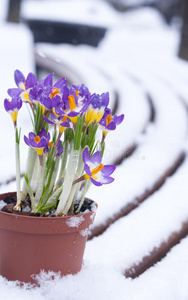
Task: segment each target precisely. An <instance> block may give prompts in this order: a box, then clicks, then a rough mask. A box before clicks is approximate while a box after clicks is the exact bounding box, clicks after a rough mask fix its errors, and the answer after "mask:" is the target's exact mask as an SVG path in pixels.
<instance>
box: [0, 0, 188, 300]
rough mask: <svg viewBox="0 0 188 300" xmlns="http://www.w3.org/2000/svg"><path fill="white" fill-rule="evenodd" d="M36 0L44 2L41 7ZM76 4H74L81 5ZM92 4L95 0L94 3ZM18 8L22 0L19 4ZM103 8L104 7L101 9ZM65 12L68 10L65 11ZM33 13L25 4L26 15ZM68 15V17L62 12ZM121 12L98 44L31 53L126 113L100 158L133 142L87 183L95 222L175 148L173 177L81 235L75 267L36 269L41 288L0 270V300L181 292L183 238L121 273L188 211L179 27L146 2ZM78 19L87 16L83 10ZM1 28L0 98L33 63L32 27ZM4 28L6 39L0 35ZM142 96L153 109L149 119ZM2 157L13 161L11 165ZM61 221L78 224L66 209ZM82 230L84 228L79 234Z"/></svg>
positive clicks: (6, 154) (140, 188) (150, 177)
mask: <svg viewBox="0 0 188 300" xmlns="http://www.w3.org/2000/svg"><path fill="white" fill-rule="evenodd" d="M58 2H59V3H60V2H61V1H58ZM64 2H65V4H64V5H68V2H67V1H64ZM42 3H43V1H41V3H39V5H41V4H42ZM80 3H82V2H80ZM94 3H95V2H92V1H88V4H86V7H85V9H88V6H89V5H93V6H94V5H95V4H94ZM84 5H85V4H84ZM84 5H83V6H82V4H81V8H84ZM97 5H98V2H97V4H96V7H97V9H98V6H97ZM26 6H27V3H26V1H25V3H24V6H23V12H24V9H26ZM28 7H29V6H28ZM33 7H34V6H33ZM64 7H65V6H64ZM67 7H68V6H67ZM75 8H76V6H75V7H74V9H75ZM74 9H73V11H72V16H74V13H75V12H74ZM102 9H103V8H102ZM75 10H76V9H75ZM101 11H102V12H103V15H104V11H103V10H101ZM27 13H28V12H27ZM39 13H41V15H42V14H43V16H42V18H44V15H45V12H44V11H41V8H40V6H39V9H38V15H36V17H39ZM63 13H64V15H66V13H67V11H66V10H65V11H64V12H63ZM113 13H114V12H113ZM32 14H33V12H32V11H31V10H30V15H32ZM25 15H26V11H25ZM67 16H70V15H69V14H68V13H67ZM121 16H122V15H121ZM124 16H126V18H121V17H120V18H119V20H117V19H118V18H117V19H116V18H115V23H116V22H117V23H116V24H115V28H113V29H111V30H109V31H108V33H107V34H106V36H105V38H104V40H103V41H102V42H101V43H100V45H99V47H98V48H96V49H94V48H92V47H89V46H70V45H48V44H38V45H37V47H36V52H37V53H38V55H41V53H42V55H43V58H46V57H50V58H51V64H52V65H54V67H55V68H57V70H59V69H60V68H62V73H63V72H65V73H66V72H67V73H68V72H69V75H70V78H71V76H73V75H74V76H73V77H72V78H74V79H77V81H78V83H81V82H84V83H85V84H86V85H88V86H89V88H90V89H91V90H92V91H96V92H103V91H106V90H109V91H110V93H111V94H112V104H111V105H112V107H113V106H114V104H115V95H116V93H118V96H119V99H120V104H119V106H118V109H117V114H121V113H125V121H124V123H123V124H121V125H120V126H119V127H118V129H117V130H116V132H114V133H112V135H111V136H110V135H109V136H107V139H108V140H107V145H109V146H108V147H109V148H107V153H106V158H105V160H106V162H108V163H111V162H112V161H113V160H114V159H116V158H119V156H121V155H123V152H124V151H125V150H127V148H128V147H129V146H130V145H132V144H136V145H137V148H136V150H135V152H134V154H133V155H132V156H130V157H129V158H127V159H126V160H124V161H123V162H122V164H121V165H119V166H118V167H117V169H116V172H115V173H114V176H115V179H116V180H115V181H114V183H113V184H111V185H109V186H107V185H106V186H102V187H99V188H97V187H95V188H92V189H91V190H90V191H89V193H88V195H87V196H88V197H89V198H91V199H94V200H95V201H96V202H97V203H98V208H97V213H96V218H95V221H94V227H95V226H97V225H101V224H105V222H106V221H107V220H108V219H109V218H110V217H111V216H113V214H114V213H118V212H119V211H120V210H121V209H122V208H123V207H124V206H125V205H126V204H129V203H132V202H135V201H136V199H137V198H138V197H139V196H141V195H142V194H143V193H144V192H145V191H147V190H149V189H151V188H152V187H153V186H154V184H155V183H156V181H157V180H158V179H159V178H161V176H162V175H163V174H164V173H165V172H166V170H168V169H169V168H170V167H171V166H172V165H173V164H174V162H175V161H176V160H177V158H178V157H179V156H180V155H181V154H182V153H183V152H185V154H186V158H185V160H184V162H183V163H182V165H181V166H179V168H178V169H177V170H176V172H175V173H174V175H173V176H171V177H168V178H167V179H166V181H165V183H164V184H163V186H162V187H161V188H160V189H159V190H158V191H156V192H155V193H153V194H152V195H151V196H150V197H148V198H147V200H145V201H144V202H143V203H142V204H141V205H140V206H139V207H138V208H137V209H134V210H133V211H132V212H131V213H129V214H128V215H127V216H126V217H122V218H120V219H119V220H118V221H116V222H115V223H114V224H112V225H111V226H110V227H108V228H107V230H106V231H105V232H104V233H103V234H102V235H100V236H98V237H95V238H93V239H92V240H91V241H88V242H87V245H86V251H85V255H84V264H83V268H82V270H81V271H80V272H79V273H78V274H76V275H74V276H72V275H68V276H67V277H64V278H61V276H60V274H53V273H52V272H49V274H46V273H43V272H42V273H41V275H40V276H39V277H38V282H39V284H40V286H36V287H31V286H28V285H27V284H25V285H22V286H20V285H19V283H18V282H8V281H7V280H6V279H5V278H3V277H1V276H0V290H1V297H2V299H5V300H6V299H12V298H13V297H14V299H15V300H17V299H19V300H22V299H25V298H27V299H28V300H29V299H32V300H35V299H37V300H41V299H47V300H59V299H63V300H69V299H70V300H88V299H91V300H96V299H104V300H106V299H108V300H114V299H120V300H124V299H130V300H145V299H151V300H158V299H164V300H171V299H174V300H187V298H188V287H187V277H188V271H187V270H188V257H187V247H188V237H186V238H184V239H183V240H181V242H180V243H179V244H178V245H176V246H175V247H173V248H172V249H171V250H170V251H169V252H168V254H167V256H166V257H165V258H164V259H162V260H161V261H160V262H158V263H157V264H155V265H154V266H153V267H151V268H149V269H148V270H147V271H146V272H144V273H143V274H142V275H141V276H140V277H138V278H137V279H134V280H131V279H129V278H125V276H124V275H123V274H124V272H125V270H126V269H127V268H129V267H131V266H132V265H133V264H135V263H139V262H140V261H141V260H142V258H143V256H146V255H148V254H149V253H150V252H151V251H152V250H153V249H154V247H157V246H159V245H160V244H161V243H162V242H163V241H166V240H167V239H168V237H169V236H170V234H171V233H172V232H177V231H178V230H180V228H181V226H182V223H183V222H185V221H187V218H188V214H187V211H188V201H187V198H188V186H187V171H188V159H187V154H188V143H187V109H186V104H188V90H187V80H188V66H187V63H186V62H183V61H181V60H180V59H178V58H177V57H176V53H177V49H178V45H179V33H178V31H177V30H176V29H174V28H170V27H168V26H167V25H165V23H164V21H163V18H162V17H161V16H160V15H159V14H158V13H157V12H156V11H154V10H151V9H149V8H148V9H142V10H137V11H135V12H132V13H127V14H124ZM80 17H81V15H80ZM86 17H88V16H86V15H85V18H86ZM104 19H105V18H104ZM148 20H149V21H148ZM91 21H92V20H91ZM107 21H108V20H107ZM107 21H106V24H107V23H108V22H107ZM87 22H89V20H87ZM104 22H105V20H104ZM111 24H112V23H111ZM1 28H2V27H1ZM0 30H2V31H1V32H2V34H1V37H2V39H3V43H2V44H1V45H0V47H4V50H2V51H1V53H3V57H1V58H0V59H1V66H2V69H1V77H2V78H1V80H0V82H1V84H2V86H1V92H2V97H5V92H6V89H7V88H9V87H10V86H11V87H13V86H14V83H13V69H14V68H19V69H21V70H22V71H23V72H24V73H25V74H27V73H28V72H29V71H33V70H34V67H33V57H32V50H33V46H32V39H31V35H30V32H29V31H28V30H27V29H26V28H25V27H24V26H20V25H19V26H16V25H14V26H12V25H11V26H8V25H6V26H5V25H3V28H2V29H0ZM10 35H11V36H12V38H11V39H10V38H9V39H7V36H10ZM14 37H15V38H14ZM11 45H12V46H11ZM1 49H2V48H1ZM12 49H14V51H12ZM53 57H55V59H54V60H53ZM2 70H3V71H2ZM4 74H6V76H4ZM103 89H104V90H103ZM3 93H4V94H3ZM148 94H149V95H150V98H151V101H152V105H153V108H154V112H155V115H154V119H153V120H151V106H150V103H149V101H148V96H147V95H148ZM27 116H28V114H27V115H26V114H25V111H23V113H21V112H20V118H19V122H20V124H25V127H26V128H25V130H26V131H27V130H28V128H30V127H29V123H28V120H27V119H28V117H27ZM0 122H2V124H3V125H2V126H1V128H0V130H1V132H0V135H1V142H2V145H3V147H2V146H1V148H0V149H1V150H0V151H1V155H2V159H1V170H3V172H1V173H0V182H2V181H3V180H4V182H5V181H6V180H7V179H10V178H12V177H13V176H14V167H13V165H14V155H12V154H13V153H14V149H13V146H14V145H13V144H14V143H13V138H14V136H13V133H12V131H13V128H12V127H11V120H10V117H9V116H8V115H7V114H6V113H2V114H1V121H0ZM26 124H27V125H26ZM4 128H6V135H4ZM23 134H24V132H22V135H23ZM10 141H11V143H10ZM23 149H24V151H23V152H22V157H23V164H22V170H24V159H25V157H26V150H27V147H24V145H23ZM5 158H6V159H5ZM7 161H9V162H10V163H11V167H9V166H8V164H7ZM3 178H4V179H3ZM7 188H8V189H9V190H15V181H12V182H11V183H9V184H8V185H6V184H2V185H1V186H0V192H7ZM81 218H82V216H80V217H79V222H82V219H81ZM69 225H70V226H71V227H72V226H76V227H77V226H78V223H75V220H74V217H72V218H71V223H70V224H69ZM85 233H88V232H83V234H85Z"/></svg>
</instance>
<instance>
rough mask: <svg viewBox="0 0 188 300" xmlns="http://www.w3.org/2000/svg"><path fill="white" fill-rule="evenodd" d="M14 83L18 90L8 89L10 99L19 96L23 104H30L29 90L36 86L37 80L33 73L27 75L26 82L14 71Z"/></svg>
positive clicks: (20, 73)
mask: <svg viewBox="0 0 188 300" xmlns="http://www.w3.org/2000/svg"><path fill="white" fill-rule="evenodd" d="M14 79H15V83H16V85H17V86H18V88H13V89H8V94H9V96H11V97H12V98H14V97H18V96H20V97H21V99H22V100H23V101H25V102H30V99H29V93H30V90H31V89H32V88H33V87H34V86H35V85H37V84H38V82H37V79H36V77H35V75H34V74H33V73H29V74H28V76H27V78H26V80H25V77H24V75H23V74H22V72H20V71H19V70H16V71H15V72H14Z"/></svg>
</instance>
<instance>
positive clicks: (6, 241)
mask: <svg viewBox="0 0 188 300" xmlns="http://www.w3.org/2000/svg"><path fill="white" fill-rule="evenodd" d="M11 194H13V193H6V194H1V195H0V200H3V199H5V197H7V196H10V195H11ZM14 194H15V193H14ZM94 216H95V212H94V211H90V212H87V213H83V214H80V215H75V216H65V217H46V218H45V217H30V216H22V215H16V214H9V213H6V212H2V211H0V274H1V275H2V276H4V277H6V278H7V279H8V280H19V281H21V282H31V283H34V282H35V280H34V279H33V276H32V275H35V274H39V273H40V271H41V270H44V271H46V272H48V271H54V272H61V275H62V276H64V275H68V274H75V273H77V272H79V271H80V270H81V267H82V261H83V254H84V249H85V244H86V240H87V233H88V229H89V227H90V225H91V224H92V223H93V219H94Z"/></svg>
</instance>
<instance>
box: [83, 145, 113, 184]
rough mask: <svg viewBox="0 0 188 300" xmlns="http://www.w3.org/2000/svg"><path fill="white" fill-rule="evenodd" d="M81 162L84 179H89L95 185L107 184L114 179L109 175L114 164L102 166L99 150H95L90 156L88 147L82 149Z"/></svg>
mask: <svg viewBox="0 0 188 300" xmlns="http://www.w3.org/2000/svg"><path fill="white" fill-rule="evenodd" d="M83 162H84V170H85V172H86V173H85V174H84V179H90V180H91V182H92V183H93V184H95V185H97V186H101V185H102V184H108V183H111V182H113V181H114V178H112V177H110V175H111V174H112V173H113V172H114V170H115V168H116V167H115V166H114V165H106V166H104V165H103V164H102V163H101V152H100V151H97V152H95V153H94V154H93V155H92V156H91V157H90V154H89V150H88V148H85V149H84V151H83Z"/></svg>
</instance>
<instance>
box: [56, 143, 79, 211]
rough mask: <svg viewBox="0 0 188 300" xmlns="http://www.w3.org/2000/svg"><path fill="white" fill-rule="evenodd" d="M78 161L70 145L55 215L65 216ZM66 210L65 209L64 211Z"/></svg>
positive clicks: (76, 151) (77, 156) (77, 153)
mask: <svg viewBox="0 0 188 300" xmlns="http://www.w3.org/2000/svg"><path fill="white" fill-rule="evenodd" d="M78 159H79V151H78V150H74V145H72V149H71V152H70V155H69V162H68V166H67V172H66V174H65V179H64V183H63V192H62V194H61V197H60V201H59V204H58V207H57V210H56V214H57V215H62V214H65V212H64V209H65V206H66V204H67V201H68V199H69V195H70V192H71V189H72V184H73V181H74V176H75V172H76V168H77V165H78ZM66 210H67V209H66Z"/></svg>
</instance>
